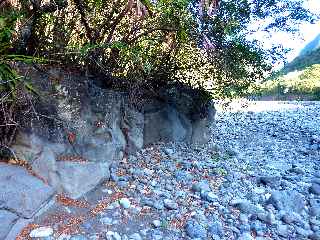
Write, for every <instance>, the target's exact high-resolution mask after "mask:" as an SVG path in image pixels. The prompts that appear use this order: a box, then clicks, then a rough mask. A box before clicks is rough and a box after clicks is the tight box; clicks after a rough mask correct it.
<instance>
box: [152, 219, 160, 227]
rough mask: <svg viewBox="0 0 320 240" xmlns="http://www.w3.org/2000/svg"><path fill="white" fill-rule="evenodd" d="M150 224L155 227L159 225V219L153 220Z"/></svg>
mask: <svg viewBox="0 0 320 240" xmlns="http://www.w3.org/2000/svg"><path fill="white" fill-rule="evenodd" d="M152 225H153V226H154V227H156V228H158V227H160V226H161V221H160V220H153V221H152Z"/></svg>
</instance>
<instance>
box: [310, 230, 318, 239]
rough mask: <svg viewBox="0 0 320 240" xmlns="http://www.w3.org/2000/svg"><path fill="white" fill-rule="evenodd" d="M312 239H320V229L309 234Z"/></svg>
mask: <svg viewBox="0 0 320 240" xmlns="http://www.w3.org/2000/svg"><path fill="white" fill-rule="evenodd" d="M309 238H310V239H311V240H320V231H318V232H315V233H313V234H311V235H310V236H309Z"/></svg>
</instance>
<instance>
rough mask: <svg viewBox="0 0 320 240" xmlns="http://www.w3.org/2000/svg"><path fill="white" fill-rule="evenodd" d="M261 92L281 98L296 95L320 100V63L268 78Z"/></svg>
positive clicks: (301, 97) (299, 97)
mask: <svg viewBox="0 0 320 240" xmlns="http://www.w3.org/2000/svg"><path fill="white" fill-rule="evenodd" d="M259 93H260V94H261V95H265V96H278V97H279V98H280V99H287V98H288V97H290V96H295V97H296V98H298V99H310V100H320V64H314V65H312V66H311V67H307V68H305V69H304V70H302V71H294V72H290V73H288V74H286V75H282V76H278V77H277V78H274V79H271V80H268V81H266V82H264V83H263V84H262V85H261V86H260V89H259Z"/></svg>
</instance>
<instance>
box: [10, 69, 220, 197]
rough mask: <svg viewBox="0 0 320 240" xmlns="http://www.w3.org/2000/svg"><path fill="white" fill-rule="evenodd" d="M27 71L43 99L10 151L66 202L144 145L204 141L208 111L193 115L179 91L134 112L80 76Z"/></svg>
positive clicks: (187, 97) (190, 97)
mask: <svg viewBox="0 0 320 240" xmlns="http://www.w3.org/2000/svg"><path fill="white" fill-rule="evenodd" d="M29 72H30V74H31V75H30V76H29V77H30V78H31V79H33V81H34V82H35V83H36V85H37V86H39V88H40V90H41V93H42V95H43V96H44V97H42V98H41V99H40V101H39V102H37V103H36V104H35V110H36V112H37V113H38V115H36V116H35V117H34V119H33V120H32V121H31V123H30V124H26V125H25V126H24V127H23V128H22V129H21V131H20V133H19V135H18V137H17V141H16V143H15V144H14V145H13V146H12V150H13V151H14V152H15V153H16V156H17V157H18V158H19V159H23V160H26V161H27V162H28V163H29V164H30V165H31V166H32V168H33V170H34V171H35V172H36V174H37V175H39V176H41V177H42V178H43V179H45V181H46V182H47V183H48V184H49V185H50V186H52V187H53V188H54V189H56V190H57V191H58V192H65V193H67V194H68V195H69V196H71V197H74V198H78V197H80V196H82V195H83V194H85V193H86V192H88V191H89V190H91V189H92V188H94V187H95V186H96V185H97V184H99V183H100V182H102V181H103V180H106V179H108V178H109V177H110V173H109V166H110V164H111V163H116V162H118V161H119V160H121V159H122V158H123V157H125V156H127V155H131V154H134V153H135V152H136V151H137V150H139V149H141V148H142V147H143V146H145V145H148V144H152V143H156V142H159V141H162V142H170V141H177V142H188V143H205V142H206V141H207V139H208V132H209V125H210V123H211V122H212V121H213V115H214V108H213V107H211V108H210V107H209V108H208V109H211V110H210V111H208V112H207V113H206V114H204V115H201V114H200V112H199V113H198V112H197V111H198V110H195V112H197V113H198V115H197V114H195V112H193V111H194V105H195V104H194V102H193V96H196V95H188V94H189V93H187V94H185V93H186V92H183V91H182V93H183V94H182V95H181V96H180V97H172V96H171V95H170V94H171V93H170V94H167V93H169V91H167V92H165V91H164V92H165V94H164V98H165V99H167V100H165V101H162V102H159V101H150V104H148V106H147V105H145V106H144V107H142V109H140V111H138V110H137V109H136V108H134V107H132V106H130V102H129V101H128V98H127V96H126V94H125V93H121V92H115V91H112V90H108V89H102V88H100V87H98V86H96V85H94V84H92V82H93V81H92V80H89V79H87V78H85V77H84V76H82V75H80V74H70V73H66V72H62V71H61V70H60V71H59V70H57V69H56V70H54V69H52V70H49V71H48V73H47V74H44V75H41V74H39V73H37V72H35V71H29ZM52 76H56V77H55V78H59V82H56V81H52V80H51V78H52ZM174 90H175V91H177V89H174ZM166 94H167V95H166ZM192 94H194V93H192ZM173 96H175V95H173ZM25 122H26V123H27V122H28V121H25Z"/></svg>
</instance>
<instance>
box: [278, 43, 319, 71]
mask: <svg viewBox="0 0 320 240" xmlns="http://www.w3.org/2000/svg"><path fill="white" fill-rule="evenodd" d="M314 64H320V48H318V49H316V50H312V51H309V52H307V53H306V54H304V55H300V56H298V57H296V58H295V59H294V60H293V61H292V62H290V63H288V64H286V65H285V66H284V68H283V69H282V70H280V74H281V75H285V74H287V73H289V72H293V71H301V70H304V69H305V68H307V67H310V66H312V65H314Z"/></svg>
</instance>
